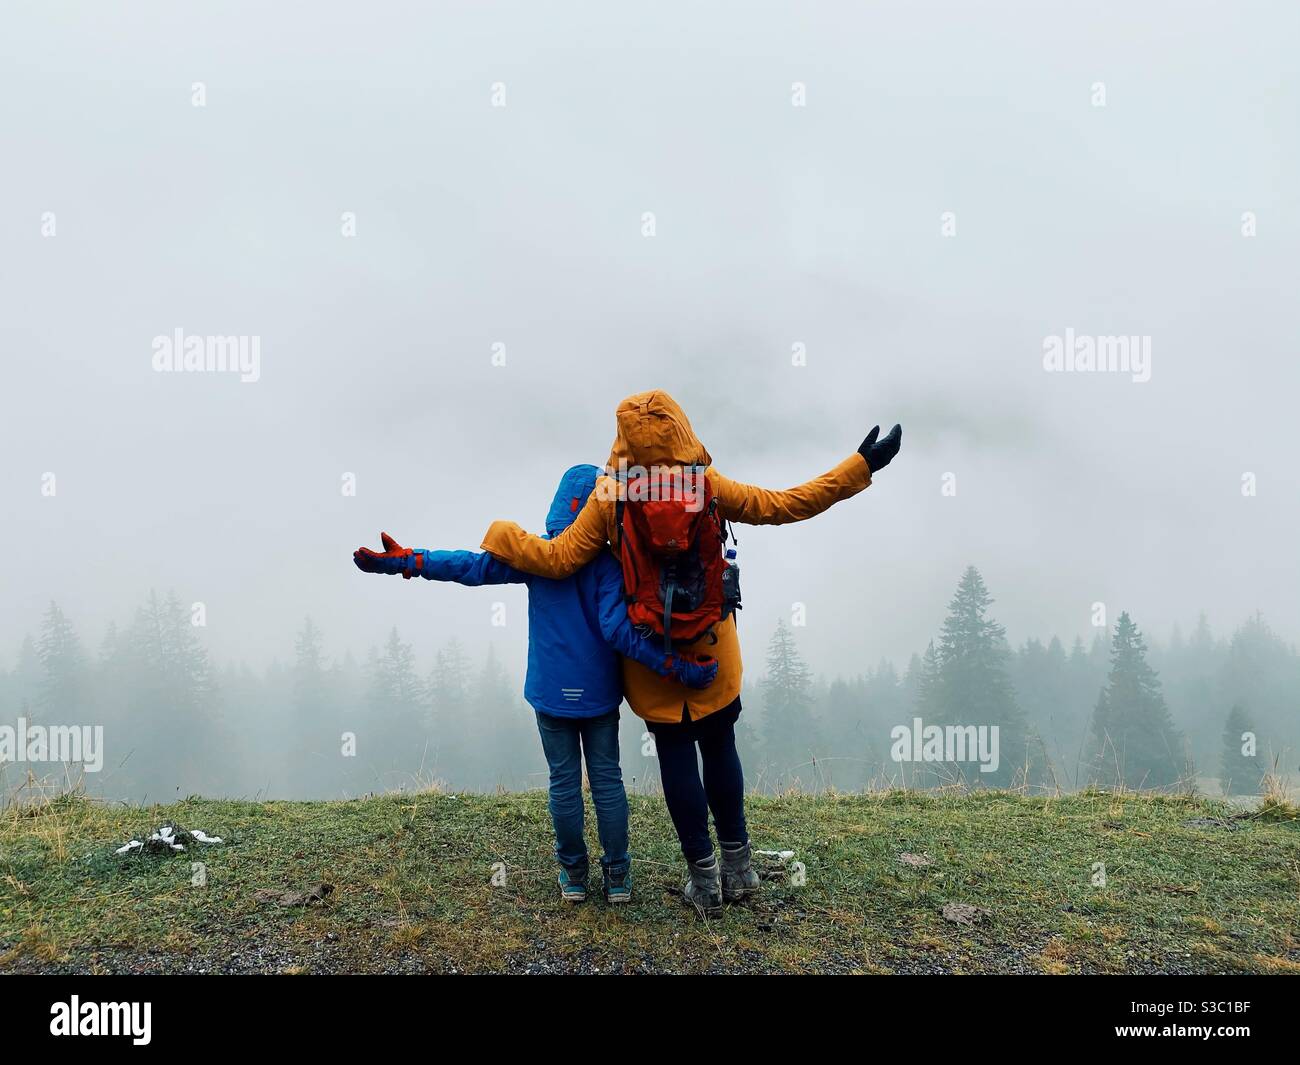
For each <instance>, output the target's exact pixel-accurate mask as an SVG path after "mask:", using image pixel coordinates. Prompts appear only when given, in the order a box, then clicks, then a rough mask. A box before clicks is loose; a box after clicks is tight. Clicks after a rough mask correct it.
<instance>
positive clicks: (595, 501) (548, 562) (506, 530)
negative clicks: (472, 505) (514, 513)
mask: <svg viewBox="0 0 1300 1065" xmlns="http://www.w3.org/2000/svg"><path fill="white" fill-rule="evenodd" d="M599 494H600V493H599V491H596V492H592V493H591V495H590V496H588V497H587V502H586V504H585V505H584V506H583V508H582V509H581V510H580V511H578V516H577V517H576V518H575V519H574V521H573V524H572V525H570V526H569V527H568V528H567V529H565V530H564V532H562V533H560V535H559V536H557V537H555V539H554V540H547V539H545V538H544V537H541V536H534V535H533V534H532V533H528V532H525V531H524V530H523V529H521V528H520V527H519V526H518V525H516V524H515V523H514V522H513V521H494V522H493V523H492V524H491V525H490V526H489V527H488V531H487V535H486V536H484V537H483V543H482V544H481V545H480V546H481V547H482V548H483V550H484V551H488V552H490V553H491V554H492V555H493V556H494V557H496V558H497V559H499V560H500V561H502V562H505V563H507V564H508V565H511V566H514V567H515V568H516V569H521V570H524V571H525V572H527V573H535V574H537V576H539V577H550V578H551V579H552V580H558V579H559V578H561V577H567V576H569V574H571V573H576V572H577V571H578V570H580V569H581V568H582V567H583V566H585V565H586V564H587V563H588V562H590V561H591V560H592V559H593V558H595V557H596V556H597V555H598V554H600V552H601V549H602V548H603V547H604V546H605V544H606V543H608V542H609V534H608V532H607V527H606V525H605V512H604V509H603V504H602V501H601V500H600V499H599V498H598V496H599Z"/></svg>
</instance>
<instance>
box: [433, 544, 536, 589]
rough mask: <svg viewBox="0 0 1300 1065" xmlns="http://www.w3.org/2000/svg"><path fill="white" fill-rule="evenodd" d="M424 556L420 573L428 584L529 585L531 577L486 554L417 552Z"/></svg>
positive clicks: (475, 585)
mask: <svg viewBox="0 0 1300 1065" xmlns="http://www.w3.org/2000/svg"><path fill="white" fill-rule="evenodd" d="M416 554H417V555H419V554H423V555H424V564H423V565H422V566H420V567H419V569H418V572H419V575H420V576H421V577H423V578H424V579H425V580H430V581H455V582H456V583H457V584H464V585H466V586H467V587H471V588H476V587H478V586H479V585H481V584H527V583H528V582H529V580H531V579H532V578H531V575H530V574H527V573H524V572H523V571H522V570H517V569H515V568H514V566H507V565H506V564H505V563H504V562H498V561H497V560H496V559H495V558H493V557H492V556H491V555H489V554H487V553H486V552H484V551H416Z"/></svg>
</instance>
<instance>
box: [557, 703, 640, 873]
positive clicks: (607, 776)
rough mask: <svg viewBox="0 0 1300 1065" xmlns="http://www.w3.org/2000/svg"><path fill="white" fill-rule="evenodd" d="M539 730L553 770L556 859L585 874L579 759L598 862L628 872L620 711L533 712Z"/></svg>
mask: <svg viewBox="0 0 1300 1065" xmlns="http://www.w3.org/2000/svg"><path fill="white" fill-rule="evenodd" d="M537 731H538V732H540V733H541V736H542V750H543V751H544V752H545V754H546V764H547V765H548V766H549V767H550V770H551V792H550V802H549V805H550V809H551V822H552V824H554V826H555V857H556V858H557V859H558V860H559V863H560V864H561V865H562V866H564V867H565V868H566V869H569V870H572V871H574V872H576V873H581V874H583V875H585V873H586V870H587V842H586V840H584V839H583V836H582V827H583V805H582V759H583V756H584V755H585V756H586V759H587V781H588V783H590V784H591V801H592V802H593V803H594V804H595V806H596V830H597V832H598V834H599V835H600V845H601V847H602V849H603V850H604V851H605V855H604V857H603V858H602V859H601V862H600V864H601V865H602V866H603V867H604V868H606V869H608V870H610V871H611V872H613V873H624V872H626V871H627V868H628V865H629V864H630V863H631V859H630V858H629V857H628V853H627V793H626V792H624V790H623V771H622V769H620V768H619V764H618V709H617V708H615V709H614V710H611V711H610V712H609V713H608V714H601V715H600V717H552V716H551V715H550V714H538V715H537Z"/></svg>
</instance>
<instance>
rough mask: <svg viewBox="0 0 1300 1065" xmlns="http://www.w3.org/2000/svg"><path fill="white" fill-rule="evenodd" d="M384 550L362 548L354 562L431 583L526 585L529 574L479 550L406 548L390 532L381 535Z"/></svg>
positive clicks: (363, 567)
mask: <svg viewBox="0 0 1300 1065" xmlns="http://www.w3.org/2000/svg"><path fill="white" fill-rule="evenodd" d="M379 539H380V541H381V542H382V543H383V545H384V550H383V551H372V550H370V548H368V547H359V548H357V549H356V550H355V551H354V552H352V561H353V562H355V563H356V566H357V569H359V570H361V571H362V572H363V573H387V574H390V575H394V576H395V575H397V574H399V573H400V574H401V575H402V576H403V577H407V578H410V577H424V578H425V579H426V580H431V581H455V582H457V583H458V584H466V585H472V586H476V585H480V584H526V583H527V582H528V574H527V573H523V572H521V571H520V570H517V569H515V568H514V567H512V566H507V565H506V564H505V563H504V562H498V561H497V560H496V559H495V558H493V557H492V556H491V555H484V554H479V553H478V552H476V551H426V550H425V549H424V548H411V547H403V546H402V545H401V544H399V543H398V542H397V541H396V540H394V539H393V538H392V537H391V536H389V535H388V533H380V534H379Z"/></svg>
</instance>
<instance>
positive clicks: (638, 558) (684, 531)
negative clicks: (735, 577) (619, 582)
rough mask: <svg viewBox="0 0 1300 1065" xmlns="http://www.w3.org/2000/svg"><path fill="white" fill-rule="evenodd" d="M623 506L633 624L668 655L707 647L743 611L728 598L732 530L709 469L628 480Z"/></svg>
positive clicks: (622, 539)
mask: <svg viewBox="0 0 1300 1065" xmlns="http://www.w3.org/2000/svg"><path fill="white" fill-rule="evenodd" d="M619 486H620V493H619V499H618V501H617V503H616V505H615V514H616V523H617V525H618V548H619V558H620V560H621V561H622V563H623V591H624V598H625V600H626V602H627V616H628V618H629V619H630V620H631V622H632V624H633V625H636V626H638V627H639V628H641V629H642V631H645V632H656V633H660V634H662V635H663V638H664V651H665V652H666V653H669V654H671V653H672V649H673V645H674V643H681V644H687V643H691V642H693V641H694V640H697V639H699V637H701V636H703V635H704V634H705V633H706V632H708V631H709V630H710V629H711V628H712V627H713V626H714V625H715V624H717V623H718V622H719V621H721V620H722V619H723V618H724V617H726V615H727V614H728V613H729V612H730V608H731V607H738V606H739V595H738V594H737V595H736V601H735V602H734V603H733V602H730V601H729V599H730V597H729V596H728V595H727V594H724V588H723V584H724V578H723V574H724V571H725V570H726V569H727V568H728V567H727V563H726V560H725V559H724V558H723V556H722V548H723V544H724V543H725V542H726V539H727V524H726V522H725V521H724V520H723V519H722V517H721V516H720V515H719V514H718V501H717V500H716V499H715V498H714V495H713V486H712V485H711V484H710V483H709V479H708V477H706V476H705V474H704V467H702V466H688V467H686V468H685V469H682V468H680V467H678V468H672V469H669V468H663V467H654V468H653V469H652V470H651V471H650V472H649V473H645V472H642V473H640V474H639V475H636V476H630V477H628V478H627V479H625V480H620V482H619Z"/></svg>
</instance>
